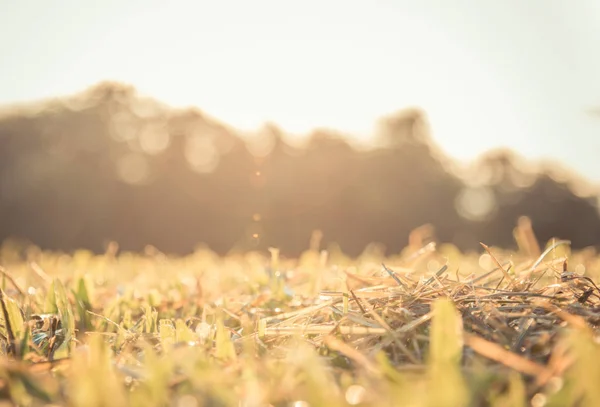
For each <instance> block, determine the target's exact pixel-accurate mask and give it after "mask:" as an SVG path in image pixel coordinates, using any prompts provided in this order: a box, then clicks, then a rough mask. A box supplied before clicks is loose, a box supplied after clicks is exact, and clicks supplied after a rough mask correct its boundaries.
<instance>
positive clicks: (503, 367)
mask: <svg viewBox="0 0 600 407" xmlns="http://www.w3.org/2000/svg"><path fill="white" fill-rule="evenodd" d="M519 227H520V228H521V229H519V228H518V229H517V231H516V232H517V233H516V236H517V237H518V239H517V241H518V242H519V245H520V250H519V251H517V252H512V253H509V252H506V251H502V250H499V249H495V248H490V247H487V246H485V245H482V246H483V248H482V251H481V252H480V253H472V254H463V253H459V252H458V250H457V249H456V248H454V247H452V246H449V245H441V246H439V247H436V246H435V245H434V244H428V245H426V246H424V247H423V248H422V249H420V250H414V249H407V250H405V251H404V252H403V253H402V254H400V255H398V256H393V257H389V258H381V257H380V255H379V254H378V253H376V252H373V253H369V252H366V253H364V254H363V255H362V256H360V257H359V258H356V259H350V258H348V257H346V256H344V255H343V254H342V253H333V252H332V253H328V252H326V251H321V252H319V251H318V250H315V249H313V250H309V251H307V252H306V253H305V254H304V255H303V256H302V257H301V258H300V259H283V258H279V255H278V252H277V250H272V251H271V253H270V255H264V254H260V253H247V254H244V255H234V254H232V255H230V256H227V257H218V256H216V255H214V254H213V253H212V252H210V251H208V250H198V251H197V252H196V253H194V254H193V255H190V256H187V257H183V258H172V257H169V256H166V255H164V254H162V253H160V252H159V251H157V250H154V251H152V252H151V253H150V252H149V253H146V254H145V255H137V254H131V253H121V254H119V255H116V251H115V247H114V246H113V247H112V248H111V251H110V252H109V253H107V254H105V255H103V256H94V255H92V254H90V253H88V252H85V251H80V252H76V253H74V254H73V255H65V254H58V253H46V252H41V251H39V250H36V249H29V250H28V251H27V252H26V253H17V252H16V251H15V250H14V248H11V247H9V245H5V246H4V248H3V249H2V252H1V253H0V256H1V257H0V262H1V263H2V264H3V267H0V273H1V274H2V276H3V277H2V291H1V292H0V305H1V306H2V312H1V318H0V320H1V321H2V326H1V327H0V335H1V338H2V353H3V357H2V359H1V365H0V397H2V398H3V399H4V400H7V403H8V404H7V405H10V403H14V404H15V405H73V406H75V405H77V406H79V405H82V406H103V405H110V406H119V405H139V406H152V405H155V406H161V405H177V406H182V407H188V406H189V407H193V406H269V405H272V406H297V407H300V406H344V405H363V406H386V405H390V406H392V405H406V406H426V405H427V406H446V405H447V406H468V405H472V406H478V405H494V406H519V405H521V406H525V405H536V406H537V405H553V406H564V405H582V406H587V405H600V392H599V391H597V390H596V385H597V383H598V382H599V381H600V349H599V348H598V344H597V327H598V323H599V322H600V307H599V303H600V290H599V289H598V287H597V286H596V285H595V283H594V281H597V277H598V273H599V272H600V257H599V256H597V255H596V253H595V251H593V250H591V249H590V250H585V251H580V252H577V253H571V252H570V250H569V246H568V242H566V241H555V242H550V244H549V245H548V246H547V250H545V251H544V252H543V253H540V251H541V250H540V248H539V246H538V244H537V242H536V241H535V240H534V237H533V234H532V232H531V231H530V229H527V225H526V224H523V225H521V226H519Z"/></svg>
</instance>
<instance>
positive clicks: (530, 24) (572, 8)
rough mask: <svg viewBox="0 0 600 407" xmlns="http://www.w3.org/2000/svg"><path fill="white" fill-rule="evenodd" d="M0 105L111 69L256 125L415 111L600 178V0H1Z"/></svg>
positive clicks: (490, 143) (472, 143)
mask: <svg viewBox="0 0 600 407" xmlns="http://www.w3.org/2000/svg"><path fill="white" fill-rule="evenodd" d="M0 55H1V56H2V63H1V64H0V103H9V102H15V101H29V100H35V99H39V98H44V97H50V96H57V95H68V94H71V93H74V92H78V91H81V90H83V89H85V88H86V87H87V86H89V85H92V84H94V83H97V82H99V81H101V80H105V79H116V80H121V81H125V82H128V83H131V84H133V85H135V86H136V87H137V88H138V89H139V90H140V91H141V92H142V93H144V94H147V95H150V96H153V97H156V98H157V99H159V100H161V101H164V102H166V103H168V104H171V105H174V106H186V105H195V106H198V107H199V108H201V109H202V110H204V111H206V112H207V113H209V114H211V115H212V116H214V117H217V118H219V119H221V120H223V121H225V122H228V123H230V124H232V125H234V126H236V127H239V128H243V129H254V128H257V127H259V126H260V125H261V124H262V123H263V122H264V121H267V120H269V121H274V122H276V123H278V124H279V125H280V126H281V127H283V128H284V129H285V130H287V131H291V132H294V133H306V132H308V131H309V130H310V129H311V128H314V127H317V126H327V127H334V128H337V129H340V130H343V131H347V132H350V133H353V134H356V135H357V136H358V137H367V135H370V134H372V133H373V131H374V128H375V124H376V121H377V119H379V118H381V117H382V116H383V115H386V114H389V113H391V112H394V111H396V110H399V109H401V108H404V107H408V106H414V105H417V106H421V107H423V108H424V109H425V110H426V111H427V112H428V114H429V118H430V121H431V125H432V128H433V132H434V138H435V139H436V140H437V141H438V142H439V143H440V145H441V146H442V148H443V149H444V150H445V151H446V152H448V153H449V154H451V155H452V156H454V157H457V158H472V157H474V156H475V155H477V154H478V153H480V152H482V151H484V150H486V149H489V148H492V147H498V146H509V147H512V148H515V149H516V150H518V151H519V152H520V153H521V154H523V155H525V156H528V157H556V158H559V159H561V160H564V161H565V162H566V163H567V165H568V166H570V167H571V168H573V169H576V170H578V171H580V172H582V173H584V174H585V175H587V176H588V177H590V178H592V179H594V180H596V181H600V158H599V155H600V116H597V117H594V116H593V115H591V114H590V113H589V111H590V110H591V109H593V108H598V107H600V1H598V0H578V1H571V2H568V1H564V0H528V1H523V0H502V1H497V0H496V1H492V0H472V1H467V0H452V1H448V0H437V1H435V0H420V1H402V0H395V1H394V0H364V1H353V0H301V1H284V0H253V1H248V0H239V1H232V0H220V1H215V0H210V1H204V0H197V1H189V2H183V1H164V0H130V1H124V0H120V1H119V0H103V1H97V2H92V1H81V0H73V1H66V0H54V1H39V0H12V1H11V0H0Z"/></svg>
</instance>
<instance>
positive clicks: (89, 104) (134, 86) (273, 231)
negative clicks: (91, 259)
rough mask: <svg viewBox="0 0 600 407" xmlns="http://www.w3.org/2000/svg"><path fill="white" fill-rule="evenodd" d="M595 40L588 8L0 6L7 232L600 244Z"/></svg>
mask: <svg viewBox="0 0 600 407" xmlns="http://www.w3.org/2000/svg"><path fill="white" fill-rule="evenodd" d="M598 49H600V4H599V3H598V2H596V1H593V0H589V1H580V2H578V3H577V5H576V6H574V5H573V4H569V5H567V4H566V3H564V2H559V1H530V2H526V3H525V2H519V1H514V0H510V1H504V2H482V1H479V2H476V1H457V2H454V3H453V7H452V8H449V7H447V4H446V5H445V4H444V2H442V1H422V2H419V3H418V5H417V4H415V3H414V2H403V1H372V2H351V1H347V0H346V1H333V0H332V1H327V2H316V1H309V0H304V1H302V2H276V1H267V0H259V1H255V2H242V1H222V2H204V1H196V2H183V1H180V2H170V3H165V2H159V1H154V0H146V1H143V2H142V1H134V0H131V1H128V2H117V1H112V0H111V1H105V2H102V3H98V4H92V3H87V4H85V3H82V2H75V1H66V0H63V1H56V2H52V3H44V4H42V3H40V2H35V1H32V0H31V1H30V0H24V1H21V2H18V3H17V2H14V3H13V4H11V3H9V2H0V52H1V54H2V56H3V63H2V66H1V67H0V103H3V104H4V106H3V107H2V108H0V240H3V239H5V238H8V237H20V238H27V239H29V240H31V241H32V242H34V243H36V244H38V245H40V246H42V247H43V248H49V249H63V250H71V249H74V248H79V247H85V248H89V249H92V250H95V251H102V250H104V248H105V247H106V244H107V243H108V242H109V241H111V240H116V241H118V242H119V243H120V244H121V246H122V247H123V248H125V249H129V250H140V249H142V248H143V247H144V246H145V245H146V244H152V245H155V246H157V247H158V248H159V249H161V250H164V251H168V252H176V253H185V252H188V251H190V250H192V249H193V248H194V247H195V245H197V244H198V243H200V242H205V243H207V244H208V245H209V246H210V247H211V248H213V249H215V250H217V251H219V252H222V253H224V252H226V251H228V250H230V249H232V248H239V249H249V248H260V249H265V248H267V247H269V246H276V247H280V248H281V249H282V251H283V253H284V254H289V255H295V254H298V253H299V252H300V251H302V250H304V249H305V248H307V246H308V241H309V239H310V236H311V233H312V231H313V230H314V229H320V230H322V231H323V240H324V243H326V244H327V243H330V242H337V243H339V245H340V246H341V248H342V250H344V251H345V252H347V253H349V254H358V253H360V252H361V251H362V250H363V248H364V247H365V245H367V244H368V243H370V242H381V243H383V244H384V245H385V247H387V249H388V252H397V251H399V250H400V249H402V248H403V247H404V246H406V244H407V243H408V239H409V232H410V231H411V230H412V229H414V228H416V227H419V226H421V225H424V224H428V223H430V224H432V225H433V226H434V227H435V236H436V238H437V239H439V240H440V241H445V242H453V243H455V244H457V245H458V246H459V247H460V248H463V249H476V248H477V242H479V241H484V242H486V243H488V244H498V245H503V246H511V245H514V243H513V240H514V239H513V236H512V232H513V228H514V225H515V224H516V222H517V219H518V218H519V217H520V216H522V215H527V216H529V217H530V218H531V219H532V221H533V227H534V229H535V231H536V233H537V235H538V237H540V240H542V241H544V240H547V239H549V238H551V237H554V236H558V237H563V238H569V239H571V240H572V241H573V245H574V246H576V247H583V246H587V245H595V244H597V243H598V242H599V241H600V240H599V238H600V218H599V215H598V189H597V184H598V182H599V181H600V161H599V160H598V159H597V155H598V153H599V152H600V138H599V137H598V135H599V132H600V112H599V109H598V108H599V107H600V78H599V76H600V74H599V73H600V54H599V53H598V52H597V50H598ZM273 123H276V124H273ZM334 129H335V130H334ZM425 234H427V233H425Z"/></svg>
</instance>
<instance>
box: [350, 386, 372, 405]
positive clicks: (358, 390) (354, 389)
mask: <svg viewBox="0 0 600 407" xmlns="http://www.w3.org/2000/svg"><path fill="white" fill-rule="evenodd" d="M366 393H367V391H366V390H365V388H364V387H363V386H360V385H358V384H353V385H352V386H350V387H348V389H347V390H346V401H347V402H348V404H351V405H353V406H354V405H356V404H360V403H362V402H363V401H364V399H365V395H366Z"/></svg>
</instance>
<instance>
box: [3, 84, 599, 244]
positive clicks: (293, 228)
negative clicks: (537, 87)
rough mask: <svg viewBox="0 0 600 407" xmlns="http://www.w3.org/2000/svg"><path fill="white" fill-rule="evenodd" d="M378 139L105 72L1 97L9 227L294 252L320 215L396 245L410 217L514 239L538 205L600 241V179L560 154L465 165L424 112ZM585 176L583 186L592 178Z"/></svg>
mask: <svg viewBox="0 0 600 407" xmlns="http://www.w3.org/2000/svg"><path fill="white" fill-rule="evenodd" d="M375 141H376V145H377V147H373V148H370V149H360V148H355V147H353V146H352V145H351V144H350V143H349V142H348V141H347V140H346V139H344V137H343V136H342V135H341V134H337V133H335V132H333V131H330V130H315V131H314V132H313V133H312V134H310V135H308V136H307V138H306V140H305V141H304V144H303V145H297V143H296V142H293V143H292V142H289V141H286V137H285V135H284V134H283V132H282V131H281V130H280V129H278V128H277V127H276V126H274V125H266V126H265V127H264V128H262V129H261V130H260V131H257V132H256V134H253V135H245V136H242V135H240V134H239V132H237V131H235V130H234V129H231V128H229V127H227V126H226V125H224V124H222V123H219V122H217V121H216V120H214V119H211V118H210V117H207V116H206V115H204V114H203V113H202V112H200V111H199V110H197V109H172V108H170V107H167V106H163V105H161V104H160V103H158V102H157V101H154V100H152V99H148V98H144V97H141V96H139V95H137V93H136V92H135V89H133V88H132V87H130V86H126V85H122V84H118V83H112V82H106V83H101V84H99V85H97V86H94V87H92V88H90V89H88V90H87V91H85V92H83V93H81V94H78V95H75V96H73V97H69V98H62V99H56V100H51V101H45V102H43V103H39V104H31V105H27V106H21V107H12V108H5V109H4V111H3V112H0V241H2V240H4V239H7V238H11V237H12V238H23V239H27V240H29V241H31V242H33V243H34V244H36V245H39V246H40V247H42V248H44V249H58V250H73V249H77V248H87V249H90V250H93V251H96V252H102V251H104V250H105V248H106V246H107V244H108V243H109V242H110V241H116V242H118V243H119V245H120V246H121V247H122V248H123V249H125V250H136V251H138V250H142V249H143V248H144V247H145V246H146V245H148V244H150V245H153V246H155V247H157V248H159V249H160V250H162V251H165V252H171V253H180V254H183V253H187V252H190V251H191V250H193V249H194V248H195V247H196V246H197V245H198V244H199V243H205V244H207V245H208V246H209V247H210V248H212V249H213V250H215V251H217V252H219V253H226V252H228V251H230V250H231V249H242V250H245V249H266V248H268V247H279V248H280V249H281V251H282V253H283V254H285V255H298V254H299V253H301V252H302V251H304V250H305V249H307V247H308V242H309V239H310V236H311V233H312V232H313V230H315V229H319V230H321V231H322V232H323V243H324V244H325V245H327V244H328V243H331V242H336V243H337V244H339V245H340V247H341V249H342V250H343V251H344V252H346V253H348V254H350V255H357V254H359V253H360V252H361V251H362V250H363V249H364V248H365V246H366V245H367V244H369V243H371V242H380V243H381V244H383V245H384V246H385V247H386V248H387V252H388V254H389V253H394V252H399V251H400V250H401V249H402V248H403V247H405V246H406V245H407V244H408V243H409V233H410V231H411V230H413V229H415V228H417V227H420V226H422V225H425V224H431V225H433V227H434V228H435V237H436V239H437V240H439V241H441V242H452V243H454V244H456V245H457V246H458V247H459V248H461V249H463V250H466V249H479V246H478V242H479V241H483V242H485V243H487V244H491V245H500V246H504V247H513V246H514V239H513V229H514V227H515V224H516V222H517V219H518V218H519V217H520V216H523V215H526V216H529V217H530V218H531V220H532V223H533V227H534V230H535V232H536V234H537V236H538V238H539V239H540V241H542V242H545V241H547V240H548V239H550V238H552V237H561V238H568V239H570V240H571V241H572V243H573V246H574V247H584V246H589V245H595V244H597V243H598V242H599V241H600V219H599V215H598V209H597V194H596V191H595V190H593V189H592V188H589V187H586V186H585V185H583V184H584V183H582V182H581V181H577V180H576V177H573V176H570V175H568V174H565V173H564V172H562V171H561V170H560V169H557V166H556V165H550V166H546V167H543V168H537V169H535V170H534V169H532V168H529V167H528V164H527V163H526V162H524V160H522V159H519V158H518V157H517V156H516V155H515V154H513V153H511V152H510V151H502V150H498V151H492V152H489V153H487V154H484V155H482V157H480V159H479V160H478V161H477V162H475V163H473V164H472V165H470V166H469V167H468V168H463V169H460V168H459V167H458V164H457V163H454V162H453V161H451V160H449V159H448V158H447V157H445V156H444V155H443V153H442V152H440V151H439V150H438V149H437V147H436V146H435V145H434V144H433V143H432V141H431V138H430V135H429V130H428V125H427V118H426V115H425V114H424V113H423V112H421V111H420V110H418V109H409V110H405V111H401V112H399V113H398V114H396V115H394V116H391V117H388V118H386V119H385V120H383V121H382V122H381V128H380V131H379V134H378V135H377V139H376V140H375ZM582 185H583V186H582Z"/></svg>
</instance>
